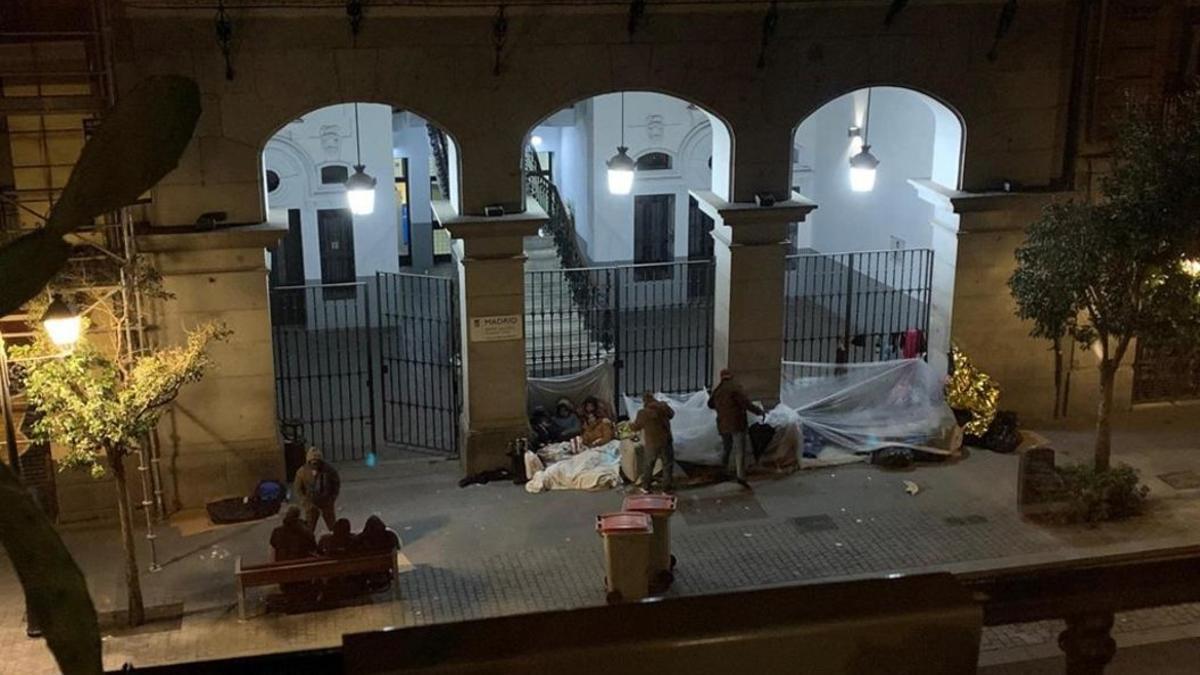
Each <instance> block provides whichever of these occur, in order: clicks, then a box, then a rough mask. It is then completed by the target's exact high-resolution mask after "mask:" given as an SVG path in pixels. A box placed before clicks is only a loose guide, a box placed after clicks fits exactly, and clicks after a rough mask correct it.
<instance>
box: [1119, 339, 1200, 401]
mask: <svg viewBox="0 0 1200 675" xmlns="http://www.w3.org/2000/svg"><path fill="white" fill-rule="evenodd" d="M1196 398H1200V348H1197V347H1196V346H1195V345H1191V344H1169V343H1165V344H1164V343H1156V342H1154V341H1153V340H1138V343H1137V354H1136V356H1135V357H1134V360H1133V402H1134V403H1151V402H1154V401H1179V400H1188V399H1196Z"/></svg>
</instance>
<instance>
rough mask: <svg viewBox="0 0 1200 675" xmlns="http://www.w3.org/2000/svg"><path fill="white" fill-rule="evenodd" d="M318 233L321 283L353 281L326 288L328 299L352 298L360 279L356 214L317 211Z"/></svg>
mask: <svg viewBox="0 0 1200 675" xmlns="http://www.w3.org/2000/svg"><path fill="white" fill-rule="evenodd" d="M317 233H318V236H319V238H320V244H321V283H322V284H351V285H348V286H344V287H337V286H335V287H333V288H328V287H327V288H325V297H326V298H327V299H329V300H335V299H338V300H340V299H347V298H353V297H354V295H355V286H353V285H352V284H353V283H354V282H355V281H357V280H358V276H357V274H356V271H355V268H354V217H353V216H352V215H351V213H350V209H321V210H319V211H317Z"/></svg>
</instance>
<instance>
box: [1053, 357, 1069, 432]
mask: <svg viewBox="0 0 1200 675" xmlns="http://www.w3.org/2000/svg"><path fill="white" fill-rule="evenodd" d="M1063 399H1064V397H1063V353H1062V338H1057V337H1056V338H1054V419H1058V418H1059V416H1062V417H1066V415H1067V411H1066V407H1067V406H1066V402H1065V401H1064V400H1063Z"/></svg>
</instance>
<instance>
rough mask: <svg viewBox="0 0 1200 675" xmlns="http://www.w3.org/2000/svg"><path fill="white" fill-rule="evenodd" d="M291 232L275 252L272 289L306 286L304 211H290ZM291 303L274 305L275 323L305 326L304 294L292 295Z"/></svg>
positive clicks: (273, 255) (270, 280)
mask: <svg viewBox="0 0 1200 675" xmlns="http://www.w3.org/2000/svg"><path fill="white" fill-rule="evenodd" d="M287 216H288V231H287V234H285V235H283V238H282V239H280V240H279V243H278V244H276V245H275V248H272V249H271V273H270V275H269V276H268V277H267V280H268V282H269V285H270V287H271V288H280V287H285V286H303V285H304V235H303V234H302V232H301V230H300V209H288V212H287ZM289 300H291V301H290V302H286V303H276V302H273V303H271V323H273V324H275V325H294V324H303V323H304V317H305V313H306V309H305V304H304V295H303V294H294V297H292V296H289Z"/></svg>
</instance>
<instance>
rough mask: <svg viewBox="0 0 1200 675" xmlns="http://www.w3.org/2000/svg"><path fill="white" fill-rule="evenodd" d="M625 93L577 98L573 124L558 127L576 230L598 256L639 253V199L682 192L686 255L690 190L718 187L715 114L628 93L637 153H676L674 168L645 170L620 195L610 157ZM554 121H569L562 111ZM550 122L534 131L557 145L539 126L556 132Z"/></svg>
mask: <svg viewBox="0 0 1200 675" xmlns="http://www.w3.org/2000/svg"><path fill="white" fill-rule="evenodd" d="M621 98H622V97H621V95H620V94H606V95H603V96H597V97H595V98H592V99H590V100H589V101H586V102H582V103H580V104H576V106H575V114H574V119H573V120H572V123H571V124H570V125H569V126H558V127H557V128H558V129H559V138H558V140H557V143H558V148H557V154H556V156H555V162H556V164H557V168H556V171H555V174H556V175H555V184H556V185H557V186H558V188H559V191H560V193H561V194H562V196H563V199H564V201H565V202H566V203H567V204H568V205H569V206H570V207H571V208H572V210H573V212H574V214H575V226H576V232H577V233H578V234H579V237H580V239H582V240H583V243H584V247H585V250H586V252H587V254H588V257H589V258H590V259H591V260H592V261H594V262H616V261H629V260H632V259H633V244H634V237H633V205H634V197H635V196H636V195H649V194H672V195H674V197H675V242H674V255H675V256H676V257H682V256H686V255H687V242H688V232H687V224H688V190H689V189H701V190H707V189H710V188H711V186H712V185H713V172H712V171H711V170H710V169H709V168H708V161H709V157H710V156H712V148H713V133H712V128H711V123H710V122H709V116H708V114H707V113H705V112H704V111H702V110H700V109H698V108H696V107H694V106H689V105H688V103H687V102H686V101H682V100H680V99H676V98H672V97H670V96H665V95H662V94H655V93H650V92H628V93H626V94H625V97H624V98H625V103H624V105H625V136H624V143H625V145H626V146H627V147H628V148H629V155H630V157H633V158H634V159H637V158H638V157H640V156H641V155H643V154H646V153H649V152H665V153H667V154H668V155H670V156H671V159H672V168H671V169H670V170H666V171H654V172H639V173H638V175H637V177H636V179H635V181H634V188H633V192H632V194H629V195H613V194H610V193H609V191H608V177H607V172H606V168H605V162H607V161H608V159H609V158H610V157H612V155H614V154H615V153H616V149H617V146H618V145H619V144H620V143H621ZM551 119H553V120H557V122H558V123H559V124H565V123H566V119H565V118H564V117H562V113H556V116H555V117H552V118H551ZM549 126H551V124H550V122H549V120H548V121H547V123H546V124H544V125H542V126H539V127H538V128H535V130H534V132H533V133H538V135H541V136H542V138H543V141H544V145H543V148H542V149H549V147H548V145H549V144H550V143H551V142H552V141H551V140H550V137H551V135H552V134H550V133H548V132H547V133H545V134H542V133H540V132H539V130H542V131H548V130H547V127H549ZM726 137H728V134H726ZM726 156H728V155H726ZM714 165H716V161H715V160H714ZM726 165H727V162H726ZM726 175H728V173H727V169H726Z"/></svg>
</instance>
